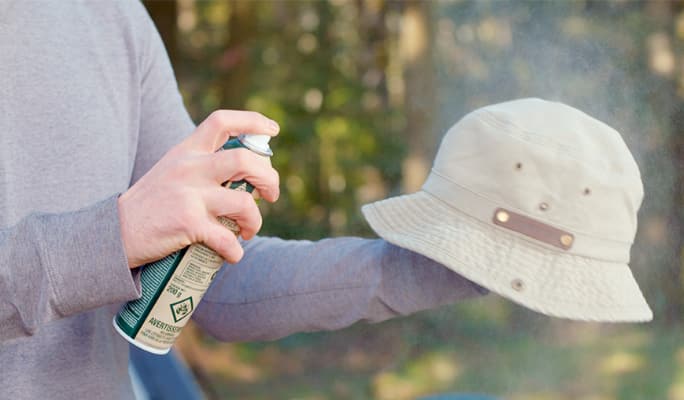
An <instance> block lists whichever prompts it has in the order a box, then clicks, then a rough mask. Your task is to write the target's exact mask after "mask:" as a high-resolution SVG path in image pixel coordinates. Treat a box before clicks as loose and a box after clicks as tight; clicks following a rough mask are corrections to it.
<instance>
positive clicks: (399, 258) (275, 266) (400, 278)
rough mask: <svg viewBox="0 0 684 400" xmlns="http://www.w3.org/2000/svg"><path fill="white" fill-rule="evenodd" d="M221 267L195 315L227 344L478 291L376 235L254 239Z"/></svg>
mask: <svg viewBox="0 0 684 400" xmlns="http://www.w3.org/2000/svg"><path fill="white" fill-rule="evenodd" d="M245 247H246V248H245V257H244V259H243V260H242V261H241V262H240V263H238V264H236V265H226V266H224V268H223V270H222V271H221V272H220V274H219V276H217V278H216V280H215V282H214V283H213V284H212V286H211V288H210V289H209V291H208V292H207V294H206V296H205V298H204V300H203V301H202V303H200V305H199V308H198V310H197V312H196V313H195V316H194V318H195V320H196V321H197V322H198V323H199V324H200V325H202V326H203V327H204V328H205V329H206V330H207V331H208V332H209V333H210V334H212V335H213V336H215V337H217V338H219V339H221V340H226V341H248V340H271V339H277V338H280V337H283V336H286V335H289V334H292V333H295V332H303V331H318V330H335V329H341V328H344V327H346V326H349V325H351V324H353V323H355V322H357V321H367V322H379V321H383V320H386V319H389V318H392V317H396V316H401V315H408V314H411V313H414V312H417V311H420V310H425V309H430V308H435V307H438V306H440V305H443V304H448V303H452V302H455V301H458V300H461V299H465V298H469V297H473V296H478V295H480V294H482V293H485V292H486V291H484V290H483V289H481V288H480V287H479V286H477V285H475V284H474V283H472V282H470V281H468V280H467V279H465V278H463V277H461V276H459V275H457V274H456V273H454V272H452V271H450V270H448V269H447V268H445V267H444V266H442V265H440V264H438V263H436V262H434V261H432V260H430V259H427V258H425V257H423V256H421V255H419V254H416V253H413V252H410V251H408V250H405V249H402V248H399V247H396V246H394V245H391V244H389V243H387V242H385V241H382V240H369V239H359V238H337V239H327V240H322V241H319V242H308V241H284V240H280V239H275V238H257V239H254V240H252V241H250V242H248V243H247V244H246V246H245Z"/></svg>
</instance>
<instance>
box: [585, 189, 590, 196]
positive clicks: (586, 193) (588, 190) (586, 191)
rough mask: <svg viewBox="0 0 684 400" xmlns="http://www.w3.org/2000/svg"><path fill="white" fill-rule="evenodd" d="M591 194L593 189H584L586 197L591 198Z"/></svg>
mask: <svg viewBox="0 0 684 400" xmlns="http://www.w3.org/2000/svg"><path fill="white" fill-rule="evenodd" d="M590 194H591V189H589V188H584V195H585V196H589V195H590Z"/></svg>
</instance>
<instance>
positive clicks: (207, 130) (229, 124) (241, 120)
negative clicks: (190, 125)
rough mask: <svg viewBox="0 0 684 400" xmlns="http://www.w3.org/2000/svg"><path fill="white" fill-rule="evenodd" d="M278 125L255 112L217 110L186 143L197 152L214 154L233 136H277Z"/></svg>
mask: <svg viewBox="0 0 684 400" xmlns="http://www.w3.org/2000/svg"><path fill="white" fill-rule="evenodd" d="M279 131H280V126H278V123H277V122H275V121H273V120H272V119H269V118H267V117H265V116H264V115H262V114H260V113H258V112H254V111H237V110H217V111H214V112H212V113H211V114H210V115H209V116H208V117H207V118H206V119H205V120H204V121H202V123H201V124H200V125H199V126H198V127H197V129H195V131H194V132H193V133H192V135H190V136H188V137H187V138H186V139H185V140H184V141H183V143H184V145H185V146H188V147H191V148H193V149H196V150H201V151H205V152H209V153H211V152H214V151H216V150H218V149H219V148H220V147H221V146H223V144H224V143H225V142H226V141H227V140H228V138H229V137H230V136H231V135H232V136H237V134H239V133H258V134H266V135H270V136H275V135H277V134H278V132H279Z"/></svg>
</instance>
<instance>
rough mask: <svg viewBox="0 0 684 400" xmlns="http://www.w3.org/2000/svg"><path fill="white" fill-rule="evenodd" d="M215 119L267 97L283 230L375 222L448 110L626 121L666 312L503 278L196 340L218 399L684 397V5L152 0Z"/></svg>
mask: <svg viewBox="0 0 684 400" xmlns="http://www.w3.org/2000/svg"><path fill="white" fill-rule="evenodd" d="M145 5H146V7H147V8H148V10H149V12H150V14H151V16H152V18H153V19H154V21H155V23H156V24H157V27H158V29H159V31H160V32H161V34H162V37H163V39H164V42H165V44H166V47H167V50H168V52H169V55H170V57H171V61H172V63H173V65H174V68H175V71H176V75H177V79H178V81H179V85H180V89H181V91H182V93H183V96H184V98H185V102H186V105H187V108H188V109H189V111H190V113H191V115H192V116H193V118H194V119H195V121H196V122H199V121H201V120H202V119H203V118H204V117H206V116H207V115H208V114H209V113H210V112H211V111H212V110H214V109H217V108H237V109H250V110H255V111H260V112H263V113H265V114H266V115H268V116H270V117H271V118H273V119H275V120H277V121H278V122H279V123H280V125H281V134H280V136H279V137H278V138H277V139H276V140H274V141H273V143H272V145H273V148H274V149H275V153H276V155H275V157H274V158H273V163H274V164H275V166H276V168H277V169H278V170H279V171H280V174H281V181H282V187H281V190H282V196H281V199H280V200H279V201H278V202H277V203H276V204H274V205H270V204H265V203H261V206H262V211H263V213H264V221H265V224H264V227H263V229H262V234H263V235H277V236H281V237H284V238H306V239H312V240H316V239H319V238H322V237H326V236H341V235H360V236H366V237H372V236H373V233H372V232H371V231H370V230H369V228H368V226H367V225H366V223H365V222H364V220H363V218H362V216H361V214H360V211H359V208H360V206H361V205H362V204H364V203H367V202H370V201H373V200H377V199H381V198H384V197H387V196H391V195H397V194H400V193H408V192H412V191H415V190H417V189H418V188H419V187H420V185H421V184H422V182H423V179H424V178H425V177H426V176H427V172H428V170H429V168H430V165H431V163H432V159H433V157H434V154H435V151H436V148H437V146H438V144H439V140H440V138H441V136H442V134H443V132H444V131H445V128H447V127H448V126H450V125H451V124H452V123H454V122H455V121H457V120H458V119H459V118H461V117H462V116H463V115H465V114H466V113H467V112H469V111H472V110H473V109H475V108H477V107H480V106H483V105H486V104H490V103H496V102H500V101H505V100H510V99H513V98H519V97H530V96H537V97H542V98H545V99H549V100H559V101H562V102H565V103H567V104H570V105H572V106H575V107H577V108H580V109H582V110H583V111H585V112H587V113H588V114H590V115H592V116H594V117H597V118H599V119H601V120H603V121H605V122H607V123H608V124H609V125H611V126H613V127H615V128H616V129H618V130H619V131H620V132H621V133H622V134H623V136H624V139H625V141H626V142H627V144H628V146H629V147H630V148H631V150H632V152H633V153H634V155H635V157H636V159H637V162H638V164H639V165H640V168H641V171H642V175H643V180H644V185H645V190H646V197H645V201H644V204H643V207H642V210H641V212H640V227H639V232H638V235H637V242H636V244H635V246H634V248H633V252H632V260H633V261H632V268H633V271H634V274H635V275H636V278H637V280H638V281H639V282H640V285H641V287H642V289H643V291H644V293H645V296H646V298H647V300H648V301H649V303H650V304H651V306H652V308H653V310H654V313H655V320H654V322H652V323H650V324H621V325H604V324H593V323H580V322H570V321H565V320H558V319H551V318H547V317H543V316H540V315H538V314H535V313H532V312H529V311H526V310H525V309H523V308H521V307H518V306H516V305H515V304H513V303H511V302H507V301H505V300H502V299H501V298H499V297H498V296H496V295H490V296H487V297H486V298H482V299H479V300H475V301H469V302H465V303H462V304H457V305H453V306H448V307H444V308H441V309H438V310H433V311H427V312H422V313H419V314H417V315H414V316H411V317H408V318H403V319H398V320H393V321H388V322H385V323H381V324H377V325H362V324H359V325H356V326H353V327H351V328H348V329H345V330H343V331H339V332H330V333H310V334H297V335H293V336H290V337H287V338H284V339H282V340H280V341H277V342H269V343H247V344H221V343H218V342H216V341H214V340H212V339H211V338H210V337H208V336H206V335H204V334H203V333H202V332H201V330H199V328H197V327H195V326H189V327H188V328H186V329H185V331H184V333H183V334H182V335H181V338H180V340H179V343H178V346H177V347H178V349H179V350H180V351H181V352H182V354H183V357H184V359H185V361H186V362H187V364H188V365H189V366H190V368H192V371H193V372H194V374H195V376H196V377H197V379H198V381H199V382H200V384H201V386H202V389H203V391H204V392H205V394H206V396H207V397H208V398H210V399H219V398H239V399H273V398H277V399H307V400H314V399H315V400H318V399H380V400H383V399H396V400H401V399H413V398H416V397H419V396H421V395H426V394H431V393H439V392H480V393H488V394H492V395H497V396H501V397H503V398H506V399H513V400H522V399H525V400H546V399H554V400H558V399H561V400H563V399H581V400H604V399H605V400H609V399H620V400H622V399H639V400H643V399H668V400H680V399H684V337H683V336H682V315H683V314H682V311H683V308H684V307H683V306H684V276H683V275H682V268H684V252H683V240H684V235H683V233H682V231H683V228H682V226H683V225H682V222H683V217H684V207H683V205H684V189H683V187H684V133H683V130H684V7H683V6H682V4H681V3H678V2H677V3H673V2H665V1H659V2H644V1H639V2H632V1H562V2H560V1H559V2H550V1H503V0H502V1H485V0H482V1H431V2H427V1H384V0H353V1H352V0H349V1H347V0H330V1H304V0H301V1H246V0H243V1H196V0H177V1H146V2H145Z"/></svg>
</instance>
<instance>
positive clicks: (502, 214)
mask: <svg viewBox="0 0 684 400" xmlns="http://www.w3.org/2000/svg"><path fill="white" fill-rule="evenodd" d="M509 218H510V215H508V213H507V212H506V211H504V210H499V211H497V213H496V220H497V221H499V222H507V221H508V219H509Z"/></svg>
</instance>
